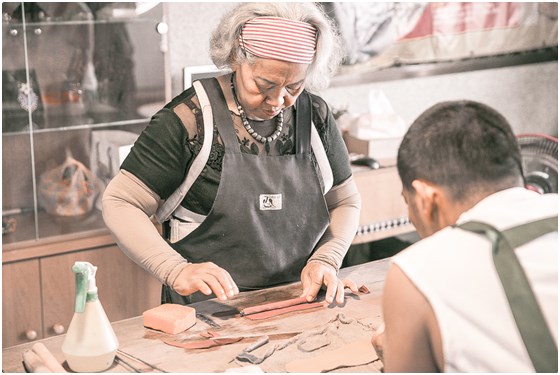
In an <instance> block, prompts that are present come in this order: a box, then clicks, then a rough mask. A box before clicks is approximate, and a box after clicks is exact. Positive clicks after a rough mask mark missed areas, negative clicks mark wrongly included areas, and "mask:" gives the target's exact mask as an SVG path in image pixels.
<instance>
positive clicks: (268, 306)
mask: <svg viewBox="0 0 560 375" xmlns="http://www.w3.org/2000/svg"><path fill="white" fill-rule="evenodd" d="M302 303H307V299H306V298H305V297H298V298H292V299H287V300H284V301H280V302H273V303H265V304H264V305H258V306H251V307H247V308H244V309H243V310H241V312H240V314H241V316H245V315H250V314H256V313H260V312H263V311H268V310H277V309H281V308H284V307H289V306H294V305H300V304H302Z"/></svg>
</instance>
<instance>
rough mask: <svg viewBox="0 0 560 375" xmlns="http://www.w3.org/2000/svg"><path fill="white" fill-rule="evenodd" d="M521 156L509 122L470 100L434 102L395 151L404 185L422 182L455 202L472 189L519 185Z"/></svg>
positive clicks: (414, 123)
mask: <svg viewBox="0 0 560 375" xmlns="http://www.w3.org/2000/svg"><path fill="white" fill-rule="evenodd" d="M521 165H522V164H521V154H520V151H519V145H518V142H517V138H516V137H515V134H514V133H513V130H512V129H511V126H510V125H509V123H508V122H507V120H506V119H505V118H504V116H502V115H501V114H500V113H498V112H497V111H496V110H494V109H492V108H490V107H489V106H487V105H485V104H482V103H477V102H474V101H469V100H460V101H449V102H442V103H439V104H436V105H434V106H432V107H431V108H429V109H428V110H426V111H425V112H424V113H422V114H421V115H420V117H418V118H417V119H416V121H414V122H413V123H412V125H411V126H410V128H409V129H408V131H407V132H406V134H405V136H404V138H403V140H402V143H401V145H400V147H399V152H398V157H397V167H398V171H399V175H400V177H401V180H402V183H403V187H404V188H405V189H407V190H409V191H410V190H411V189H412V186H411V184H412V181H414V180H416V179H424V180H426V181H430V182H432V183H434V184H437V185H439V186H442V187H445V188H446V189H447V191H448V192H449V193H450V194H451V196H452V198H453V199H455V200H458V201H461V200H463V198H467V197H468V195H469V194H472V193H474V192H476V191H485V192H495V191H498V190H502V189H505V188H508V187H513V186H522V185H523V172H522V166H521Z"/></svg>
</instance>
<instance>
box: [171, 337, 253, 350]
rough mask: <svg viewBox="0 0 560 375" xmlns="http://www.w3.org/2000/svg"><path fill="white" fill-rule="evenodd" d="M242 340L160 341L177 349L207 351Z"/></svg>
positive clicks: (240, 338) (233, 338)
mask: <svg viewBox="0 0 560 375" xmlns="http://www.w3.org/2000/svg"><path fill="white" fill-rule="evenodd" d="M241 340H243V337H232V338H222V339H221V338H219V337H217V338H211V339H206V340H198V341H173V340H161V341H163V342H164V343H165V344H167V345H171V346H176V347H178V348H184V349H208V348H212V347H214V346H222V345H229V344H234V343H236V342H238V341H241Z"/></svg>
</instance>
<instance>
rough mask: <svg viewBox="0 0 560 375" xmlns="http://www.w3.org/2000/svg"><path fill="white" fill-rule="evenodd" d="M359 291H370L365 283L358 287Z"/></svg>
mask: <svg viewBox="0 0 560 375" xmlns="http://www.w3.org/2000/svg"><path fill="white" fill-rule="evenodd" d="M358 292H360V293H364V294H369V293H370V292H369V289H368V287H367V286H365V285H362V286H360V287H359V288H358Z"/></svg>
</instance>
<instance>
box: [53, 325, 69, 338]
mask: <svg viewBox="0 0 560 375" xmlns="http://www.w3.org/2000/svg"><path fill="white" fill-rule="evenodd" d="M52 330H53V331H54V333H56V334H57V335H60V334H63V333H64V332H65V331H66V328H64V326H63V325H62V324H60V323H56V324H55V325H53V326H52Z"/></svg>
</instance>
